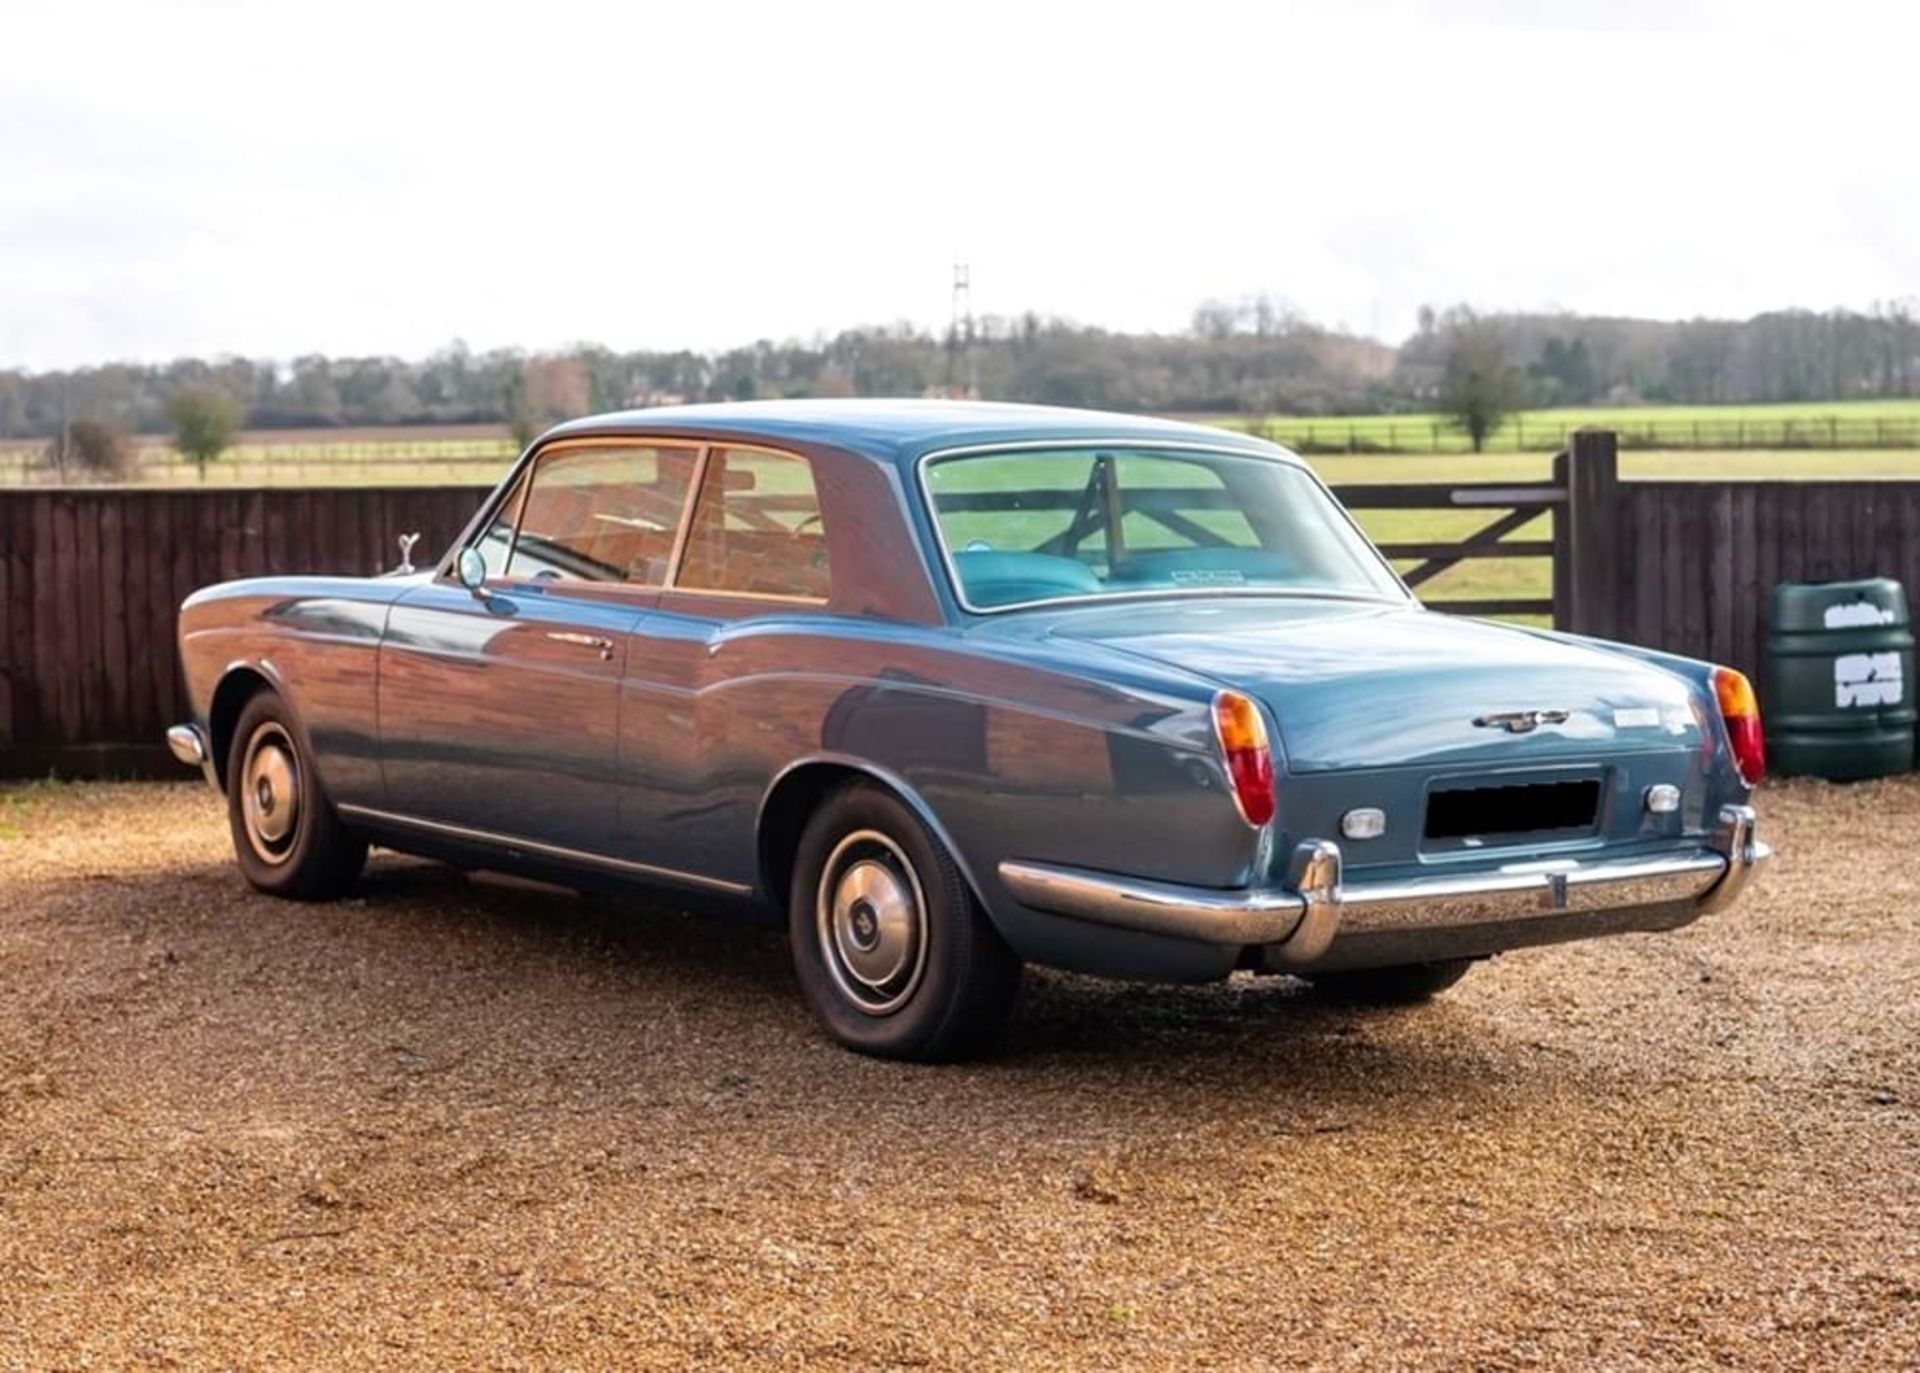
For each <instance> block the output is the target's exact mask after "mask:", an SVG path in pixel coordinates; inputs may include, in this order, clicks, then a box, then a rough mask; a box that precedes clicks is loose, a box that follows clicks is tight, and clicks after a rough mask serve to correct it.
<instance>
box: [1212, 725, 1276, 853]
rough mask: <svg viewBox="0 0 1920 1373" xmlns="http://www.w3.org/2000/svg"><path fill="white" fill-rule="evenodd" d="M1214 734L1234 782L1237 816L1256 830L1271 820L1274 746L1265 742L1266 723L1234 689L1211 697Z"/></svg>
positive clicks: (1229, 776) (1234, 800) (1230, 779)
mask: <svg viewBox="0 0 1920 1373" xmlns="http://www.w3.org/2000/svg"><path fill="white" fill-rule="evenodd" d="M1213 733H1214V737H1215V738H1216V739H1218V740H1219V741H1220V756H1221V757H1222V758H1223V759H1225V761H1226V764H1227V779H1228V780H1229V781H1230V782H1231V783H1232V784H1233V803H1234V805H1236V806H1238V807H1239V808H1240V818H1241V819H1243V820H1245V821H1246V822H1247V823H1248V824H1249V825H1252V826H1253V827H1254V828H1255V829H1259V828H1260V827H1261V826H1263V825H1265V824H1266V823H1267V822H1268V821H1269V820H1271V819H1273V806H1274V801H1273V749H1272V748H1271V746H1269V744H1268V743H1267V723H1266V721H1265V720H1262V719H1261V718H1260V708H1259V707H1258V706H1256V705H1255V704H1254V703H1253V701H1252V700H1251V699H1250V698H1249V697H1246V696H1242V695H1241V694H1240V693H1239V692H1237V691H1223V692H1221V693H1219V694H1218V695H1217V696H1215V697H1214V698H1213Z"/></svg>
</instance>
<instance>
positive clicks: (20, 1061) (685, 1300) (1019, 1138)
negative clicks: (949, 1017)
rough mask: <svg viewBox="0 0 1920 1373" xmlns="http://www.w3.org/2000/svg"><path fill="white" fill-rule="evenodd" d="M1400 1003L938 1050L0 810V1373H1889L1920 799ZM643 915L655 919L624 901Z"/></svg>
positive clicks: (155, 790)
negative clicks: (92, 1368) (1748, 875)
mask: <svg viewBox="0 0 1920 1373" xmlns="http://www.w3.org/2000/svg"><path fill="white" fill-rule="evenodd" d="M1762 815H1763V820H1764V823H1765V825H1766V831H1767V833H1768V835H1769V837H1770V838H1771V839H1772V840H1773V841H1774V842H1775V843H1776V844H1777V845H1778V846H1779V847H1780V849H1781V851H1782V852H1781V856H1780V857H1779V858H1778V859H1777V860H1776V862H1775V864H1774V865H1773V867H1772V869H1771V870H1770V871H1769V872H1767V873H1766V874H1765V875H1764V876H1763V878H1762V880H1761V882H1760V883H1759V885H1758V887H1757V890H1756V892H1755V894H1754V895H1753V896H1752V897H1751V898H1750V899H1749V900H1748V902H1747V903H1746V904H1745V905H1744V906H1743V907H1741V908H1740V909H1738V910H1736V911H1734V912H1732V913H1730V914H1728V915H1726V916H1722V917H1720V918H1718V919H1716V920H1713V921H1710V922H1708V923H1703V924H1700V925H1696V926H1694V927H1693V928H1691V929H1689V930H1686V931H1683V932H1681V933H1679V934H1676V935H1666V936H1633V937H1627V938H1622V939H1616V940H1610V941H1602V942H1599V943H1595V944H1587V945H1576V946H1571V947H1564V948H1559V949H1548V950H1540V951H1534V952H1529V953H1522V954H1516V955H1513V956H1510V957H1508V958H1505V959H1501V960H1498V961H1496V962H1494V963H1491V964H1488V965H1486V966H1484V967H1481V968H1478V969H1476V970H1475V971H1474V972H1473V973H1472V974H1471V975H1470V976H1469V977H1468V978H1467V980H1466V981H1465V982H1464V983H1463V984H1462V985H1461V986H1460V987H1458V988H1457V989H1455V990H1454V991H1453V992H1452V993H1450V994H1448V995H1447V996H1445V997H1444V998H1442V999H1441V1000H1440V1001H1438V1002H1436V1003H1435V1004H1433V1005H1432V1006H1430V1007H1427V1008H1423V1009H1418V1010H1412V1011H1393V1012H1378V1013H1372V1012H1355V1011H1351V1010H1346V1009H1341V1008H1337V1007H1333V1006H1329V1005H1325V1004H1323V1003H1321V1002H1319V1001H1316V1000H1315V999H1314V998H1313V997H1312V996H1311V995H1310V994H1308V993H1307V992H1306V990H1305V989H1304V988H1303V987H1302V986H1301V985H1300V984H1297V983H1293V982H1290V981H1286V980H1265V981H1257V982H1256V981H1242V980H1236V981H1234V982H1231V983H1227V984H1224V985H1221V986H1216V987H1210V988H1185V989H1167V988H1140V987H1132V986H1125V985H1119V984H1108V983H1098V982H1092V981H1086V980H1082V979H1077V978H1068V977H1060V976H1054V975H1048V974H1040V975H1037V976H1034V977H1032V978H1031V979H1030V982H1029V986H1028V995H1027V998H1026V1001H1025V1003H1024V1009H1023V1010H1022V1012H1021V1013H1020V1015H1019V1016H1018V1017H1017V1019H1016V1021H1015V1024H1014V1027H1013V1031H1012V1035H1011V1039H1010V1042H1009V1044H1008V1047H1007V1048H1006V1050H1005V1051H1004V1052H1003V1053H1002V1054H1001V1055H1000V1056H999V1057H998V1058H997V1059H995V1060H994V1061H991V1062H988V1063H983V1064H975V1065H971V1066H966V1067H960V1068H938V1069H931V1068H913V1067H902V1066H898V1065H893V1064H886V1063H878V1062H872V1061H867V1060H863V1059H859V1058H855V1057H852V1056H850V1055H848V1054H846V1053H844V1052H842V1051H840V1050H838V1049H836V1048H833V1047H831V1046H830V1045H828V1044H827V1043H826V1042H824V1041H823V1040H822V1039H821V1037H820V1036H819V1035H818V1034H816V1033H815V1032H814V1030H813V1028H812V1026H811V1024H810V1023H809V1021H808V1020H807V1018H806V1016H805V1013H804V1012H803V1010H802V1008H801V1006H800V1003H799V999H798V996H797V994H796V992H795V989H794V987H793V985H792V979H791V976H790V974H789V972H788V967H787V962H786V956H785V949H784V946H783V943H782V941H781V940H780V939H779V938H778V937H777V936H775V935H774V934H771V933H768V932H765V931H762V930H760V929H757V928H752V927H746V926H742V925H738V924H727V923H721V922H715V921H703V920H697V919H694V918H690V917H687V916H682V915H676V914H672V913H670V912H663V911H649V912H648V913H647V915H648V918H629V917H630V915H634V916H637V915H638V914H639V912H638V911H637V910H635V911H632V912H630V911H629V910H628V909H626V908H625V907H623V906H622V905H621V904H620V903H617V902H607V901H599V900H595V901H587V900H581V899H578V898H574V897H571V896H566V895H561V894H558V893H552V892H547V891H542V890H527V889H516V888H510V887H504V886H500V885H497V884H491V883H485V882H480V881H471V880H468V879H466V878H463V877H461V876H459V875H457V874H454V873H451V872H449V871H447V870H446V869H443V868H438V867H434V866H429V865H425V864H420V863H415V862H412V861H410V860H403V859H398V858H395V857H392V856H390V855H382V856H380V857H378V858H377V859H376V861H375V864H374V866H373V868H372V870H371V874H370V878H369V881H368V883H367V884H366V887H365V892H364V895H363V897H362V898H360V899H356V900H353V901H349V902H345V903H342V904H339V905H333V906H318V907H301V906H292V905H283V904H279V903H275V902H272V901H269V900H266V899H264V898H261V897H257V896H254V895H252V894H251V893H249V892H248V891H247V890H246V889H245V888H244V887H243V886H242V884H241V881H240V878H239V875H238V873H237V872H236V871H235V869H234V867H233V864H232V860H231V858H230V855H229V852H228V849H227V838H226V831H225V823H224V819H223V816H222V814H221V810H220V808H219V804H218V802H217V801H216V800H215V799H214V798H213V797H212V796H210V795H209V794H207V793H206V792H205V791H204V789H203V788H200V787H198V786H194V785H180V786H157V785H146V786H85V787H77V786H75V787H48V786H41V787H25V788H21V787H14V788H7V789H0V1367H11V1366H16V1365H17V1366H20V1367H33V1368H44V1367H65V1366H78V1365H84V1364H91V1365H96V1366H126V1365H129V1364H140V1365H148V1366H168V1365H174V1364H181V1365H194V1366H206V1365H222V1366H237V1365H279V1366H287V1365H288V1364H289V1363H290V1362H293V1361H297V1362H299V1363H306V1364H316V1363H319V1364H328V1365H333V1364H339V1365H353V1366H365V1367H393V1366H399V1365H415V1366H419V1365H437V1366H441V1367H453V1366H493V1367H499V1366H506V1367H516V1366H534V1365H555V1364H559V1365H571V1366H607V1365H609V1364H615V1363H618V1364H622V1365H626V1366H632V1365H636V1364H640V1365H660V1366H684V1365H686V1364H687V1363H689V1362H693V1361H709V1362H713V1363H722V1364H740V1363H756V1364H772V1365H785V1366H802V1365H809V1366H820V1365H831V1366H854V1367H891V1366H915V1367H918V1366H935V1367H954V1368H962V1367H965V1368H971V1367H979V1366H981V1365H983V1364H988V1365H1012V1364H1035V1365H1045V1366H1062V1365H1085V1366H1098V1367H1110V1366H1116V1365H1127V1366H1175V1367H1223V1368H1224V1367H1232V1368H1242V1367H1257V1366H1262V1365H1272V1366H1298V1365H1300V1364H1303V1363H1304V1364H1317V1365H1325V1366H1330V1367H1367V1368H1377V1367H1381V1366H1384V1365H1389V1364H1391V1365H1399V1366H1424V1365H1432V1366H1447V1367H1461V1366H1476V1367H1482V1368H1507V1367H1525V1366H1532V1365H1536V1364H1566V1363H1573V1362H1581V1363H1587V1362H1600V1363H1605V1364H1609V1365H1612V1366H1615V1367H1618V1366H1623V1365H1634V1364H1646V1365H1659V1366H1662V1367H1669V1366H1675V1365H1683V1364H1701V1365H1720V1364H1744V1365H1763V1364H1764V1365H1776V1364H1794V1365H1808V1366H1823V1367H1832V1368H1865V1367H1870V1366H1877V1367H1894V1366H1899V1365H1904V1366H1906V1367H1912V1366H1914V1364H1915V1362H1916V1354H1917V1353H1920V1300H1916V1297H1917V1295H1920V1119H1917V1118H1916V1110H1915V1108H1916V1106H1920V875H1917V874H1916V871H1915V868H1914V858H1913V850H1914V849H1915V847H1916V840H1920V778H1914V779H1903V780H1901V781H1899V782H1896V783H1882V784H1870V785H1862V786H1855V787H1849V788H1832V787H1826V786H1821V785H1817V784H1791V785H1783V786H1778V787H1774V788H1771V789H1770V790H1769V792H1768V793H1767V795H1765V796H1764V797H1763V798H1762ZM636 904H637V903H636Z"/></svg>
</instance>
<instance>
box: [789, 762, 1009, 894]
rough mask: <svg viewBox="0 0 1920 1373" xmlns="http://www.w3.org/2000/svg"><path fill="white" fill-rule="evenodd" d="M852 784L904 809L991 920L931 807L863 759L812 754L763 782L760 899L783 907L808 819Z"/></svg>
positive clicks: (961, 854) (970, 874)
mask: <svg viewBox="0 0 1920 1373" xmlns="http://www.w3.org/2000/svg"><path fill="white" fill-rule="evenodd" d="M857 782H870V783H874V784H877V785H878V786H880V787H883V788H884V789H885V790H887V791H888V792H891V793H892V794H893V795H894V796H895V797H897V798H898V799H899V800H900V801H901V802H902V803H903V804H904V805H906V807H907V808H908V809H909V810H911V811H912V812H913V813H914V814H915V815H916V816H917V817H918V818H919V820H920V822H921V823H922V824H923V825H925V826H926V827H927V828H928V829H929V830H931V831H932V832H933V835H934V837H935V838H937V839H938V840H939V841H940V843H941V844H942V846H944V847H945V849H946V851H947V853H948V855H949V856H951V857H952V859H953V863H954V866H955V867H957V868H958V869H959V870H960V876H961V878H962V879H963V880H964V881H965V882H966V884H967V887H968V888H969V889H970V890H971V891H972V892H973V896H974V899H975V900H976V901H979V902H980V903H981V906H982V908H983V909H986V910H987V911H988V913H989V916H991V913H992V907H991V906H989V905H988V904H987V902H986V901H985V899H984V895H985V894H984V892H983V890H982V888H981V886H980V883H979V882H978V881H977V880H976V879H975V877H974V874H973V869H972V868H971V867H970V866H969V865H968V862H967V855H966V852H965V850H963V849H962V848H961V847H960V845H959V844H958V843H956V842H955V841H954V838H953V835H952V834H950V833H949V832H948V830H947V827H946V826H945V825H944V824H942V823H941V821H940V817H939V816H938V815H936V814H934V810H933V807H932V806H930V805H928V804H927V801H926V799H925V798H924V797H922V796H921V795H920V794H919V793H918V792H917V791H915V790H914V788H913V785H912V783H910V782H908V781H907V779H906V778H904V777H902V776H901V775H900V774H899V773H897V772H894V771H892V770H891V769H888V768H884V767H881V766H879V765H878V764H876V763H873V762H870V761H868V760H867V759H864V758H856V757H853V756H851V755H848V754H837V753H823V754H815V755H813V756H810V757H807V758H802V759H799V760H797V761H796V762H793V763H789V764H788V765H787V766H786V767H785V768H783V769H782V770H781V771H780V773H779V774H778V775H777V776H775V777H774V779H773V781H772V782H771V783H770V784H768V787H767V790H766V794H765V795H764V796H763V797H762V798H761V800H760V809H759V813H758V815H757V816H756V817H755V820H754V852H755V858H756V861H757V867H758V875H759V879H760V887H761V891H762V893H763V896H764V898H765V899H766V901H767V902H768V903H769V904H770V905H772V906H773V907H774V908H775V909H776V910H781V911H784V910H785V909H786V906H787V893H788V890H789V888H791V887H792V885H793V862H794V857H795V855H796V854H797V853H798V851H799V847H800V835H801V833H802V832H803V831H804V830H805V829H806V827H807V819H808V817H809V816H811V815H812V814H813V813H814V811H815V810H817V809H818V808H819V806H820V803H821V802H822V801H824V800H825V799H826V798H827V796H828V795H829V794H830V793H832V792H833V791H835V790H836V789H838V788H840V787H844V786H847V785H850V784H852V783H857Z"/></svg>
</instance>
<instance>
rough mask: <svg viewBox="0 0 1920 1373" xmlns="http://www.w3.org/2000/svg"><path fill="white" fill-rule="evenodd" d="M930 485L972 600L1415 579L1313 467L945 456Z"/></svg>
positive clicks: (1135, 455)
mask: <svg viewBox="0 0 1920 1373" xmlns="http://www.w3.org/2000/svg"><path fill="white" fill-rule="evenodd" d="M925 475H926V488H927V495H928V498H929V500H930V501H931V503H932V507H933V515H934V520H935V522H936V523H937V524H938V526H939V529H940V536H941V540H942V542H943V543H944V544H945V546H946V551H947V555H948V558H949V560H950V561H951V563H952V566H953V570H954V575H955V577H956V578H957V579H958V581H959V583H960V590H961V592H962V593H963V595H964V597H965V599H966V601H967V603H968V604H969V605H971V606H973V607H975V608H976V609H1002V608H1006V607H1009V606H1014V605H1026V604H1032V603H1035V602H1041V601H1050V600H1065V599H1084V598H1086V597H1097V596H1106V595H1114V596H1119V595H1140V594H1143V593H1152V592H1189V593H1192V592H1206V591H1215V592H1220V591H1226V592H1232V591H1240V590H1270V591H1297V592H1304V593H1315V592H1317V593H1327V594H1337V595H1362V596H1386V597H1392V598H1394V599H1402V598H1404V597H1405V595H1406V592H1405V590H1404V589H1403V588H1402V587H1401V586H1400V584H1399V581H1398V579H1397V578H1395V577H1394V575H1393V572H1392V570H1391V569H1390V568H1389V567H1388V566H1387V564H1386V562H1385V561H1384V560H1383V559H1382V558H1381V557H1380V555H1379V554H1378V553H1377V552H1376V551H1375V550H1374V548H1373V546H1372V545H1371V544H1369V543H1368V542H1367V541H1366V540H1365V539H1364V538H1363V537H1361V535H1360V533H1359V531H1357V530H1356V529H1355V528H1354V527H1353V524H1352V522H1351V521H1350V520H1348V519H1347V517H1346V515H1345V513H1344V512H1343V511H1342V510H1341V509H1340V507H1339V506H1338V505H1336V504H1335V503H1334V501H1333V498H1332V497H1331V496H1329V495H1328V494H1327V492H1326V490H1325V488H1323V487H1322V486H1321V485H1320V484H1319V483H1318V482H1317V481H1315V480H1314V479H1313V477H1312V475H1311V474H1309V473H1307V472H1306V471H1304V470H1302V469H1301V468H1299V467H1297V466H1295V465H1294V464H1292V463H1289V462H1282V461H1278V460H1274V459H1268V458H1261V457H1255V456H1250V455H1241V454H1230V453H1204V452H1192V453H1189V452H1184V451H1181V452H1174V451H1170V450H1156V449H1127V448H1118V447H1116V448H1110V449H1109V448H1098V449H1095V448H1083V449H1071V450H1062V451H1048V450H1022V451H1019V452H1000V453H978V454H966V455H960V456H955V457H951V458H941V459H938V460H936V461H934V462H931V463H929V464H928V466H927V468H926V474H925Z"/></svg>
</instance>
